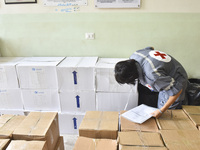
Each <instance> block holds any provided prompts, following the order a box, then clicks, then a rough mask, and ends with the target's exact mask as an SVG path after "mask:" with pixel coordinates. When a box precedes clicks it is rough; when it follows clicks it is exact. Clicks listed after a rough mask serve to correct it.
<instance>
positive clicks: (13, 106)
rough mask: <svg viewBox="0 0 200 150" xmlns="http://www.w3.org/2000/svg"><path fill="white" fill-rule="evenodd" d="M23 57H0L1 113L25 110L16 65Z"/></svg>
mask: <svg viewBox="0 0 200 150" xmlns="http://www.w3.org/2000/svg"><path fill="white" fill-rule="evenodd" d="M22 60H23V58H22V57H0V104H1V105H0V112H1V111H6V110H18V111H19V110H20V111H22V110H23V102H22V97H21V90H20V89H19V83H18V77H17V72H16V65H17V64H18V63H20V61H22Z"/></svg>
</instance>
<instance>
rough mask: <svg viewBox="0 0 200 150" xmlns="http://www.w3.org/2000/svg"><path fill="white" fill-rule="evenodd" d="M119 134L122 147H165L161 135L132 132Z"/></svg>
mask: <svg viewBox="0 0 200 150" xmlns="http://www.w3.org/2000/svg"><path fill="white" fill-rule="evenodd" d="M118 134H119V144H121V145H126V146H164V143H163V141H162V138H161V136H160V133H156V132H139V131H130V132H119V133H118ZM133 139H134V140H133Z"/></svg>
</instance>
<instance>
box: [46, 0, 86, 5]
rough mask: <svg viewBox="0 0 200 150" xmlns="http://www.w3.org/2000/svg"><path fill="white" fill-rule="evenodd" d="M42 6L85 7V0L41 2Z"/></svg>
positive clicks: (49, 0)
mask: <svg viewBox="0 0 200 150" xmlns="http://www.w3.org/2000/svg"><path fill="white" fill-rule="evenodd" d="M43 1H44V6H81V5H87V0H43Z"/></svg>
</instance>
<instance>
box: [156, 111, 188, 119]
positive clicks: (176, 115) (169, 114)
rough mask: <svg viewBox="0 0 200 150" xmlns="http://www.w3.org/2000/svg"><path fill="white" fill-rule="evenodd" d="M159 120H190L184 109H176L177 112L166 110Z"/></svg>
mask: <svg viewBox="0 0 200 150" xmlns="http://www.w3.org/2000/svg"><path fill="white" fill-rule="evenodd" d="M159 119H167V120H171V119H176V120H177V119H179V120H185V119H189V118H188V116H187V115H186V114H185V113H184V111H183V110H182V109H175V110H166V111H165V112H164V113H163V114H162V116H161V117H159Z"/></svg>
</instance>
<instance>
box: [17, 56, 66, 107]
mask: <svg viewBox="0 0 200 150" xmlns="http://www.w3.org/2000/svg"><path fill="white" fill-rule="evenodd" d="M63 59H64V57H26V58H24V59H23V62H21V63H20V64H18V65H17V66H16V67H17V74H18V77H19V82H20V88H21V90H22V97H23V102H24V109H25V110H30V111H36V110H37V111H59V110H60V101H59V94H58V79H57V70H56V68H57V65H58V64H59V63H60V62H61V61H62V60H63Z"/></svg>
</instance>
